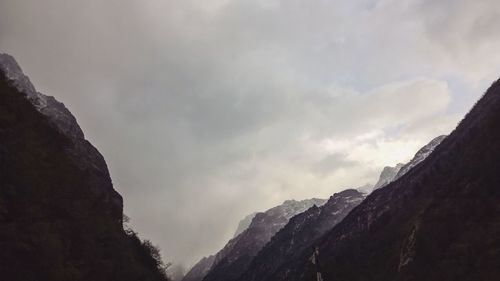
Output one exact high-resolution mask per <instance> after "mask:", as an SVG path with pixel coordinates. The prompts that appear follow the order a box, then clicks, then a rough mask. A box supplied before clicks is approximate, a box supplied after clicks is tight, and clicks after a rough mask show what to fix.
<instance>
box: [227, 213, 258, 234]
mask: <svg viewBox="0 0 500 281" xmlns="http://www.w3.org/2000/svg"><path fill="white" fill-rule="evenodd" d="M255 215H257V213H252V214H250V215H248V216H246V217H245V218H244V219H242V220H241V221H240V222H239V223H238V227H237V228H236V231H235V232H234V235H233V237H236V236H238V235H240V234H241V233H242V232H243V231H245V230H246V229H247V228H248V227H249V226H250V224H251V223H252V220H253V218H254V217H255Z"/></svg>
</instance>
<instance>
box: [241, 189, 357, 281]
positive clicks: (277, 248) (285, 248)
mask: <svg viewBox="0 0 500 281" xmlns="http://www.w3.org/2000/svg"><path fill="white" fill-rule="evenodd" d="M363 199H364V197H363V194H362V193H360V192H358V191H357V190H354V189H348V190H344V191H342V192H339V193H335V194H334V195H333V196H331V197H330V199H329V200H328V202H327V203H326V204H325V205H323V206H321V207H317V206H313V207H311V208H310V209H308V210H307V211H305V212H303V213H301V214H299V215H296V216H295V217H293V218H292V219H290V222H289V223H288V224H287V225H286V226H285V227H284V228H283V229H281V230H280V231H279V232H278V233H276V235H275V236H274V237H273V238H272V239H271V241H270V242H269V243H268V244H267V245H266V246H265V247H264V248H263V249H262V250H261V251H260V252H259V254H258V255H257V256H256V257H255V258H254V259H253V261H252V263H251V265H250V266H249V268H248V270H247V271H246V273H245V274H244V275H243V276H242V277H241V278H239V279H238V280H245V281H251V280H252V281H254V280H255V281H260V280H267V278H268V277H269V275H270V274H272V273H273V272H274V271H276V270H277V269H278V268H279V267H280V266H281V265H282V264H283V263H285V262H286V261H287V260H289V259H292V258H293V257H294V256H296V255H298V254H300V253H301V252H302V251H304V250H306V249H310V248H311V246H312V245H313V243H314V241H315V240H316V239H318V238H319V237H321V236H322V235H323V234H325V233H326V232H327V231H329V230H331V229H332V228H333V227H334V226H335V225H336V224H337V223H339V222H340V221H341V220H342V219H343V218H344V217H345V216H347V214H349V212H350V211H351V210H352V209H353V208H354V207H356V206H357V205H358V204H359V203H361V201H363Z"/></svg>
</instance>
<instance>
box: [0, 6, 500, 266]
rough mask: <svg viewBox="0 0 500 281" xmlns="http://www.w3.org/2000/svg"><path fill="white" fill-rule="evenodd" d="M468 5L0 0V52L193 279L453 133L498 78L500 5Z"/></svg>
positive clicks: (138, 223)
mask: <svg viewBox="0 0 500 281" xmlns="http://www.w3.org/2000/svg"><path fill="white" fill-rule="evenodd" d="M476 2H477V3H476ZM476 2H474V3H473V2H471V1H466V0H460V1H438V2H436V1H430V0H429V1H427V0H411V1H397V0H380V1H375V0H364V1H363V0H360V1H321V0H315V1H290V0H286V1H285V0H260V1H256V0H234V1H231V0H203V1H196V0H185V1H173V0H170V1H167V0H162V1H160V0H152V1H133V0H127V1H123V0H121V1H118V0H114V1H105V2H103V1H62V0H47V1H43V3H42V2H40V1H35V0H22V1H18V0H1V1H0V50H2V51H4V52H8V53H11V54H12V55H14V56H15V57H16V59H17V60H18V61H19V62H20V64H21V65H22V66H23V68H24V70H25V72H26V73H27V74H28V75H29V76H30V77H31V78H32V80H33V82H34V84H35V85H36V86H37V88H38V89H39V90H40V91H42V92H44V93H47V94H51V95H54V96H56V97H57V98H58V99H59V100H61V101H63V102H64V103H65V104H66V105H68V107H69V108H70V109H71V111H72V112H73V113H74V114H75V115H76V117H77V118H78V120H79V122H80V124H81V126H82V128H83V129H84V131H85V133H86V136H87V137H88V138H89V139H90V140H91V141H92V142H93V143H94V144H95V145H96V146H97V147H98V148H99V149H100V151H101V152H102V153H103V154H104V156H105V157H106V159H107V162H108V164H109V167H110V170H111V173H112V177H113V180H114V183H115V186H116V188H117V189H118V190H119V191H120V192H121V193H122V194H123V195H124V197H125V211H126V213H128V215H129V216H130V217H131V219H132V224H133V226H134V227H135V228H136V229H137V230H138V231H139V232H140V233H141V234H142V235H143V236H144V237H147V238H151V239H152V240H154V241H156V242H157V243H158V244H159V245H160V246H161V248H162V250H163V253H164V256H165V257H166V258H167V259H169V260H173V261H174V262H179V263H184V264H191V263H193V262H194V261H195V260H196V259H198V258H199V257H200V256H202V255H207V254H209V253H211V252H214V251H216V250H217V249H218V248H220V247H221V246H222V245H223V244H224V243H225V241H226V240H227V239H228V238H229V237H230V236H231V235H232V233H234V229H235V227H236V225H237V223H238V220H239V219H240V218H242V217H243V216H245V215H246V214H248V213H251V212H253V211H256V210H263V209H266V208H268V207H271V206H273V205H274V204H278V203H280V202H282V201H284V200H286V199H291V198H295V199H301V198H307V197H325V198H326V197H328V196H329V195H331V194H332V193H333V192H335V191H338V190H339V189H341V188H345V187H357V186H360V185H363V184H364V183H366V182H368V181H372V182H373V181H375V178H376V176H377V174H378V173H379V171H380V169H381V168H382V167H383V166H385V165H393V164H395V163H398V162H402V161H405V160H407V159H409V158H410V157H411V156H412V154H413V153H414V152H415V151H416V149H417V148H418V147H419V146H421V145H423V144H424V143H426V142H427V141H428V140H430V139H432V138H433V137H434V136H436V135H438V134H443V133H448V132H449V131H450V130H451V129H452V128H453V127H454V126H455V124H456V122H457V121H458V120H459V119H460V117H461V116H462V115H463V114H464V113H465V112H466V110H467V109H468V108H469V107H470V106H471V103H472V102H473V101H474V100H475V99H476V98H477V97H478V96H479V94H480V93H481V91H482V90H484V88H485V87H486V86H487V84H488V83H490V82H491V81H492V80H493V79H494V78H496V76H498V74H499V73H500V68H499V65H500V55H498V54H497V50H498V48H499V47H500V39H499V38H500V36H499V35H500V34H498V32H499V30H500V29H498V28H496V27H497V26H498V18H499V17H498V16H497V15H498V13H499V12H500V7H499V6H498V5H497V4H496V1H494V0H485V1H476Z"/></svg>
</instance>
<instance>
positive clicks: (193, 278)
mask: <svg viewBox="0 0 500 281" xmlns="http://www.w3.org/2000/svg"><path fill="white" fill-rule="evenodd" d="M214 260H215V256H214V255H212V256H209V257H204V258H202V259H201V260H200V261H199V262H198V263H196V264H195V265H194V266H193V268H191V270H189V272H188V273H187V274H186V276H184V278H183V279H182V281H200V280H203V277H205V276H206V275H207V273H208V272H209V271H210V268H212V265H213V264H214Z"/></svg>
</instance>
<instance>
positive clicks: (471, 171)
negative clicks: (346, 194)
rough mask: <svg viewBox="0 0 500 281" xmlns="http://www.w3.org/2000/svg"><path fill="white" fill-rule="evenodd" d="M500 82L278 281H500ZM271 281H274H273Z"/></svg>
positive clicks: (277, 275)
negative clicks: (319, 276) (418, 160)
mask: <svg viewBox="0 0 500 281" xmlns="http://www.w3.org/2000/svg"><path fill="white" fill-rule="evenodd" d="M499 160H500V82H499V81H497V82H495V83H494V84H493V85H492V86H491V87H490V89H489V90H488V91H487V93H486V94H485V95H484V96H483V98H482V99H481V100H480V101H479V102H478V103H477V104H476V105H475V107H474V108H473V109H472V110H471V112H470V113H469V114H467V116H466V117H465V119H464V120H463V121H462V122H461V123H460V124H459V126H458V127H457V129H455V131H454V132H453V133H452V134H451V135H450V136H448V137H447V138H445V139H444V140H443V141H442V142H441V144H440V145H439V146H437V147H436V148H435V150H434V152H433V153H431V154H430V155H429V156H428V157H427V158H426V159H425V160H424V161H422V162H421V163H420V164H419V165H417V166H415V167H414V168H413V169H411V170H410V171H409V172H408V173H406V174H405V175H404V176H402V177H401V178H399V179H398V180H396V181H395V182H392V183H391V184H389V185H387V186H385V187H383V188H381V189H379V190H376V191H374V192H373V193H372V194H371V195H370V196H368V197H367V199H365V201H363V203H361V204H360V205H359V206H358V207H356V208H355V209H354V210H353V211H352V212H351V213H350V214H349V215H348V216H347V217H346V218H345V219H344V220H343V221H342V222H341V223H339V224H338V225H337V226H336V227H334V228H333V230H332V231H330V232H329V233H327V234H326V235H325V236H323V237H322V238H320V240H318V241H317V243H316V245H317V246H318V251H317V252H316V254H314V257H315V261H316V264H312V263H311V262H310V261H309V259H310V257H311V256H312V255H313V252H312V251H311V250H309V251H304V252H303V254H302V255H301V256H300V257H299V258H297V259H295V260H294V261H293V262H290V263H288V264H287V265H286V266H284V267H282V268H280V269H279V270H278V271H277V272H275V273H274V274H273V276H272V280H316V278H317V271H320V273H321V274H322V277H323V280H339V281H342V280H346V281H347V280H349V281H356V280H374V281H377V280H385V281H390V280H398V281H402V280H459V281H461V280H471V281H472V280H500V267H499V266H498V265H499V264H500V239H498V237H500V204H499V202H500V188H499V187H500V173H499V168H498V161H499ZM270 280H271V279H270Z"/></svg>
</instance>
